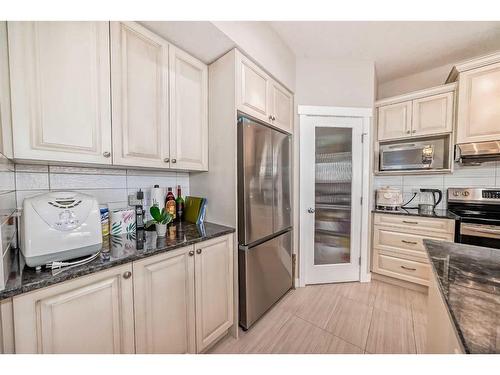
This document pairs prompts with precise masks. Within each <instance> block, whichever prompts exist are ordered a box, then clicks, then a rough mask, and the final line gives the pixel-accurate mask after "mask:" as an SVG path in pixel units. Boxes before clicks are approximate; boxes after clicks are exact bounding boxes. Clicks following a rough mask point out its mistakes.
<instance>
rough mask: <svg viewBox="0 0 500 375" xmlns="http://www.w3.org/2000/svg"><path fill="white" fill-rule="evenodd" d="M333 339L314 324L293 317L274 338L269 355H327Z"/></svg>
mask: <svg viewBox="0 0 500 375" xmlns="http://www.w3.org/2000/svg"><path fill="white" fill-rule="evenodd" d="M332 338H333V337H332V335H331V334H329V333H328V332H326V331H324V330H322V329H320V328H318V327H316V326H314V325H313V324H311V323H309V322H306V321H305V320H303V319H300V318H298V317H292V318H291V319H289V320H288V321H287V322H286V323H285V324H284V325H283V326H282V327H281V329H280V330H279V332H278V333H277V334H276V335H275V336H274V338H273V341H272V343H271V345H270V351H269V353H276V354H277V353H281V354H288V353H303V354H314V353H318V354H321V353H326V352H327V351H328V348H329V346H330V343H331V341H332Z"/></svg>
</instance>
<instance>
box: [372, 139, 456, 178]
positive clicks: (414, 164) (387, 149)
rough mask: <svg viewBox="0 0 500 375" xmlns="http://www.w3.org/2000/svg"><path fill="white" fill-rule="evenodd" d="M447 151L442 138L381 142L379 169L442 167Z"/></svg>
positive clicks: (445, 143) (443, 166) (445, 142)
mask: <svg viewBox="0 0 500 375" xmlns="http://www.w3.org/2000/svg"><path fill="white" fill-rule="evenodd" d="M447 153H448V146H447V141H446V140H445V139H444V138H431V139H427V140H420V141H416V142H411V141H406V142H399V143H388V144H381V145H380V170H381V171H394V170H400V171H404V170H421V169H444V168H445V159H446V154H447Z"/></svg>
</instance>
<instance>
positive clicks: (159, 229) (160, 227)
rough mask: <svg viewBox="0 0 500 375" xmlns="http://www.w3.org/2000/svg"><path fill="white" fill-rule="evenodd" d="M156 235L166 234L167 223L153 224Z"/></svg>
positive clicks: (163, 235) (162, 235)
mask: <svg viewBox="0 0 500 375" xmlns="http://www.w3.org/2000/svg"><path fill="white" fill-rule="evenodd" d="M155 227H156V235H157V236H158V237H165V235H166V234H167V224H155Z"/></svg>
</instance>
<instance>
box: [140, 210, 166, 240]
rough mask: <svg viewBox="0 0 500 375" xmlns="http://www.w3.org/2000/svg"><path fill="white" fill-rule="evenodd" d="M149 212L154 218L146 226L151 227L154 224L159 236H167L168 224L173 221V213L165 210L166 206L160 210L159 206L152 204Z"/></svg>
mask: <svg viewBox="0 0 500 375" xmlns="http://www.w3.org/2000/svg"><path fill="white" fill-rule="evenodd" d="M149 213H150V214H151V216H152V217H153V219H152V220H149V221H148V222H147V223H146V227H150V226H151V225H153V224H154V225H155V227H156V234H157V235H158V237H165V234H166V233H167V225H168V224H169V223H170V222H171V221H172V215H170V214H169V213H168V212H167V211H165V209H164V208H162V209H161V211H160V209H159V208H158V207H157V206H152V207H151V208H150V209H149Z"/></svg>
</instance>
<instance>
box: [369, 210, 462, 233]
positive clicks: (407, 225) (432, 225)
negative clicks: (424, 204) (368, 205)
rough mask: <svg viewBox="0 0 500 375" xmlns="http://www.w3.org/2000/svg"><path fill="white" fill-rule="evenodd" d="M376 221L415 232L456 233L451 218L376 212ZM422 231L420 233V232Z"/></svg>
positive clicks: (378, 223)
mask: <svg viewBox="0 0 500 375" xmlns="http://www.w3.org/2000/svg"><path fill="white" fill-rule="evenodd" d="M374 223H375V224H377V225H385V226H391V227H394V228H399V229H405V230H410V231H412V232H413V233H415V232H417V234H422V235H425V234H427V233H428V232H432V233H445V234H452V235H453V234H454V232H455V221H454V220H451V219H433V218H427V217H420V216H400V215H391V214H376V215H375V220H374ZM418 232H420V233H418Z"/></svg>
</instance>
